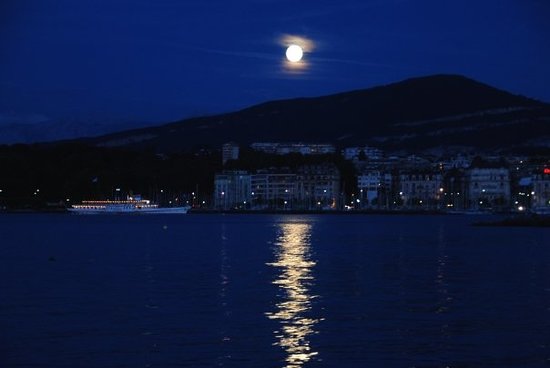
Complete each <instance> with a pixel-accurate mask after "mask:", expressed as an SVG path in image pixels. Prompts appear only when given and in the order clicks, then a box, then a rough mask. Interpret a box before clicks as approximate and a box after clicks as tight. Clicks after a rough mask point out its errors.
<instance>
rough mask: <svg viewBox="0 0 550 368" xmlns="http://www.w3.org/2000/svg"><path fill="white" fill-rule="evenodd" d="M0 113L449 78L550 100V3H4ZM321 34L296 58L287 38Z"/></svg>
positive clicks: (156, 105)
mask: <svg viewBox="0 0 550 368" xmlns="http://www.w3.org/2000/svg"><path fill="white" fill-rule="evenodd" d="M0 17H1V18H0V46H1V48H0V117H1V116H31V115H32V116H45V117H48V118H64V117H76V118H83V119H84V118H89V117H94V118H98V119H102V118H107V119H128V120H131V119H134V120H140V121H152V122H165V121H171V120H176V119H180V118H184V117H189V116H197V115H203V114H212V113H217V112H223V111H229V110H233V109H238V108H243V107H246V106H249V105H252V104H256V103H259V102H263V101H268V100H272V99H281V98H290V97H298V96H318V95H323V94H330V93H335V92H341V91H346V90H351V89H358V88H366V87H372V86H376V85H380V84H386V83H391V82H395V81H399V80H402V79H406V78H410V77H415V76H423V75H429V74H437V73H452V74H463V75H466V76H468V77H471V78H474V79H477V80H480V81H482V82H485V83H488V84H491V85H494V86H496V87H498V88H502V89H506V90H508V91H511V92H513V93H517V94H522V95H525V96H529V97H533V98H536V99H539V100H543V101H547V102H550V21H549V20H550V1H547V0H514V1H512V0H462V1H456V0H455V1H447V0H355V1H353V0H336V1H332V0H331V1H328V0H315V1H308V0H300V1H297V0H292V1H290V0H236V1H227V0H157V1H153V0H151V1H145V0H127V1H120V0H110V1H103V0H49V1H47V0H3V1H1V2H0ZM285 37H286V38H288V37H302V38H303V39H307V40H309V42H310V49H309V51H308V52H306V54H305V58H304V60H303V62H304V68H302V69H300V70H289V69H288V68H286V67H285V59H284V52H285V47H284V39H285Z"/></svg>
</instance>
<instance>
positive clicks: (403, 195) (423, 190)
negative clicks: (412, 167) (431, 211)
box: [398, 172, 443, 208]
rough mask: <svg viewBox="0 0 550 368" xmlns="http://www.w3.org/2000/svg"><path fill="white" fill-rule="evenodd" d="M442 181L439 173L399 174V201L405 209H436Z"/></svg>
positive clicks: (441, 191)
mask: <svg viewBox="0 0 550 368" xmlns="http://www.w3.org/2000/svg"><path fill="white" fill-rule="evenodd" d="M442 184H443V180H442V176H441V174H439V173H419V172H411V173H403V172H402V173H400V174H399V186H398V187H399V197H398V198H399V200H400V203H401V204H402V205H403V206H405V207H427V208H436V207H438V206H439V205H440V200H441V196H442V194H443V188H442Z"/></svg>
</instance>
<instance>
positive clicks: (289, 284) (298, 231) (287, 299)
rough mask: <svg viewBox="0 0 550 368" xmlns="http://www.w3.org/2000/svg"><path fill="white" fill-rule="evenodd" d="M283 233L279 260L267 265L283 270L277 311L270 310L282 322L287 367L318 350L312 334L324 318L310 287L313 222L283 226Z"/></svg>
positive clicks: (297, 364)
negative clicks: (318, 314) (318, 316)
mask: <svg viewBox="0 0 550 368" xmlns="http://www.w3.org/2000/svg"><path fill="white" fill-rule="evenodd" d="M280 227H281V229H280V231H281V234H280V236H279V237H278V239H277V242H276V243H275V246H276V248H275V256H276V261H275V262H273V263H268V264H267V265H269V266H272V267H275V268H277V269H278V270H279V273H278V275H277V278H276V279H275V280H274V281H273V284H274V285H277V286H278V287H279V290H280V291H282V293H281V295H280V300H279V301H278V303H277V304H276V307H277V310H276V311H275V312H268V313H266V315H267V317H268V318H269V319H273V320H278V321H279V322H280V325H281V327H280V331H275V332H274V333H275V337H276V338H277V340H278V341H277V342H276V343H275V345H278V346H280V347H282V348H283V349H284V350H285V351H286V354H287V356H286V359H285V361H286V365H285V367H286V368H297V367H301V366H303V365H304V364H305V363H307V362H308V361H309V360H311V359H312V357H314V356H315V355H317V354H318V353H317V352H316V351H313V350H312V347H311V346H310V342H309V339H308V337H309V336H311V335H312V334H314V333H316V330H315V325H316V324H317V323H318V322H319V320H320V319H316V318H312V317H310V316H309V312H311V309H312V300H313V299H314V298H315V297H316V296H314V295H312V294H311V291H310V286H311V285H312V284H313V283H314V278H313V275H312V269H313V267H314V266H315V261H313V260H311V254H310V236H311V228H312V226H311V224H304V223H287V224H281V225H280Z"/></svg>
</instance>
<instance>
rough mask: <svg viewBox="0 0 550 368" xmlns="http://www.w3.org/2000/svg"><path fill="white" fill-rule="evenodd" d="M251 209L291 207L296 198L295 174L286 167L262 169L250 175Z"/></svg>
mask: <svg viewBox="0 0 550 368" xmlns="http://www.w3.org/2000/svg"><path fill="white" fill-rule="evenodd" d="M250 193H251V206H252V208H253V209H291V208H292V206H293V205H294V202H295V200H296V194H297V186H296V174H295V173H292V172H291V171H290V170H288V169H264V170H259V171H258V172H257V173H256V174H252V175H251V192H250Z"/></svg>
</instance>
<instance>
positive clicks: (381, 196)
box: [355, 170, 392, 208]
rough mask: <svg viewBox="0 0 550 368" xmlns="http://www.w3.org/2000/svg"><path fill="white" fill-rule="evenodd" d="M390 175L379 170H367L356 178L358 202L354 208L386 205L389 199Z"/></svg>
mask: <svg viewBox="0 0 550 368" xmlns="http://www.w3.org/2000/svg"><path fill="white" fill-rule="evenodd" d="M391 188H392V175H391V174H390V173H389V172H383V171H380V170H368V171H364V172H363V173H362V174H360V175H358V176H357V190H358V191H359V198H358V199H359V202H357V204H356V205H355V207H359V208H366V207H370V206H378V207H380V206H383V205H387V204H388V201H389V199H390V197H391Z"/></svg>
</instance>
